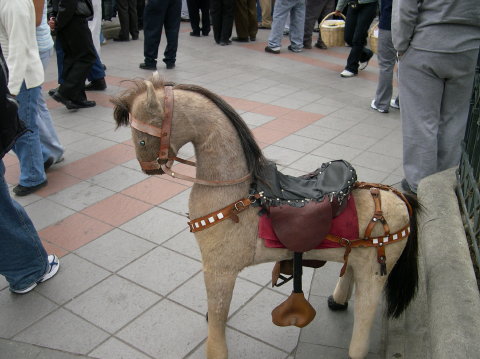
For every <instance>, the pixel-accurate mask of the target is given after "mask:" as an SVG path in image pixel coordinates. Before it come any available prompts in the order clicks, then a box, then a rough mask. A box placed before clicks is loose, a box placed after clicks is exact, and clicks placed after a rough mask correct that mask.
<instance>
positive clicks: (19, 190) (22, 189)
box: [13, 180, 48, 197]
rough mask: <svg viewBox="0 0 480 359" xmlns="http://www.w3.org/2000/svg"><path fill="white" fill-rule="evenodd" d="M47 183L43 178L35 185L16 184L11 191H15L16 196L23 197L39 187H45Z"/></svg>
mask: <svg viewBox="0 0 480 359" xmlns="http://www.w3.org/2000/svg"><path fill="white" fill-rule="evenodd" d="M47 184H48V181H47V180H45V181H43V182H42V183H40V184H37V185H36V186H31V187H27V186H22V185H21V184H17V185H16V186H15V187H13V193H15V195H16V196H19V197H23V196H27V195H29V194H31V193H33V192H35V191H38V190H39V189H40V188H42V187H45V186H46V185H47Z"/></svg>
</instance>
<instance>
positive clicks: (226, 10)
mask: <svg viewBox="0 0 480 359" xmlns="http://www.w3.org/2000/svg"><path fill="white" fill-rule="evenodd" d="M233 8H234V0H211V2H210V15H211V16H212V25H213V36H214V37H215V41H216V42H217V43H219V42H220V41H223V42H227V41H228V40H229V39H230V36H232V29H233Z"/></svg>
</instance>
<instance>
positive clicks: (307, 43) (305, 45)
mask: <svg viewBox="0 0 480 359" xmlns="http://www.w3.org/2000/svg"><path fill="white" fill-rule="evenodd" d="M303 48H304V49H307V50H310V49H311V48H312V42H311V41H304V42H303Z"/></svg>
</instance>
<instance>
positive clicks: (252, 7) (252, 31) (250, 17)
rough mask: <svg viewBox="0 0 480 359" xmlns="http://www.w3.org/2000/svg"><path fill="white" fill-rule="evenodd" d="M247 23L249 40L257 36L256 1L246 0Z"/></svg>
mask: <svg viewBox="0 0 480 359" xmlns="http://www.w3.org/2000/svg"><path fill="white" fill-rule="evenodd" d="M247 23H248V36H249V37H250V40H252V41H253V40H254V39H256V37H257V32H258V21H257V1H256V0H248V1H247Z"/></svg>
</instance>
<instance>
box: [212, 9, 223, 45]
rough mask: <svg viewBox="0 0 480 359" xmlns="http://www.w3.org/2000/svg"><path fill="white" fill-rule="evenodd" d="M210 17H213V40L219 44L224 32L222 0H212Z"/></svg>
mask: <svg viewBox="0 0 480 359" xmlns="http://www.w3.org/2000/svg"><path fill="white" fill-rule="evenodd" d="M210 16H211V17H212V27H213V38H214V39H215V42H216V43H217V44H218V43H220V34H221V32H222V0H210Z"/></svg>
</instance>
